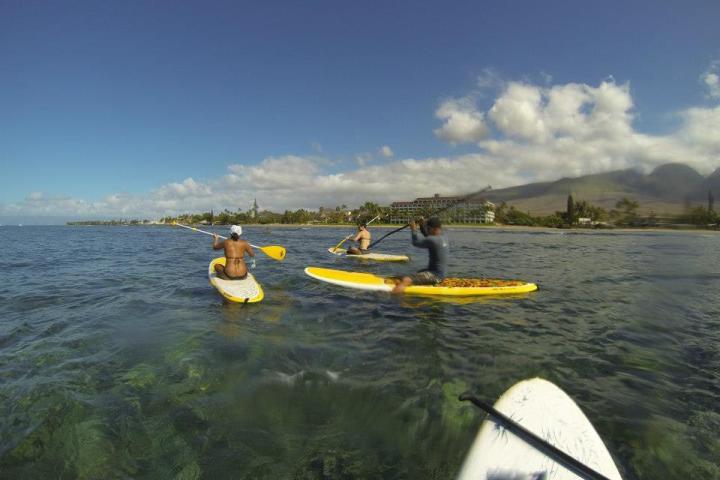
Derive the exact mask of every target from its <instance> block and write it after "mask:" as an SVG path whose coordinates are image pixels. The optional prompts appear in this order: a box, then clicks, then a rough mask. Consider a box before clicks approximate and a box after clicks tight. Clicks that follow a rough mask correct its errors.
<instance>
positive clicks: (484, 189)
mask: <svg viewBox="0 0 720 480" xmlns="http://www.w3.org/2000/svg"><path fill="white" fill-rule="evenodd" d="M491 188H492V187H491V186H490V185H488V186H487V187H485V188H483V189H482V190H480V191H478V192H475V193H471V194H470V195H465V196H464V197H461V198H459V199H458V200H456V201H454V202H452V203H451V204H450V205H446V206H444V207H443V208H439V209H437V210H435V211H434V212H431V213H430V215H428V217H433V216H435V215H437V214H438V213H442V212H444V211H445V210H449V209H451V208H453V207H455V206H457V205H459V204H461V203H463V202H467V201H468V200H470V199H471V198H472V197H476V196H478V195H480V194H481V193H485V192H487V191H488V190H490V189H491ZM409 226H410V224H409V223H408V224H406V225H403V226H402V227H400V228H396V229H395V230H393V231H392V232H390V233H386V234H385V235H383V236H382V237H380V238H378V239H377V240H375V241H374V242H372V243H371V244H370V245H368V250H370V249H371V248H372V247H374V246H375V245H377V244H378V243H380V242H382V241H383V240H384V239H385V238H387V237H389V236H390V235H392V234H394V233H397V232H399V231H401V230H405V229H406V228H407V227H409Z"/></svg>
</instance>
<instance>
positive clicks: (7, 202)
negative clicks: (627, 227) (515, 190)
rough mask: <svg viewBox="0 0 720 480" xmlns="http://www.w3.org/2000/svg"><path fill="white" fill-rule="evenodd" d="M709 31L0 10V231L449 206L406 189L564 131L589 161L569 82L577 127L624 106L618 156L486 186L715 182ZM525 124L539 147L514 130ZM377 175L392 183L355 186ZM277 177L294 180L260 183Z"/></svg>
mask: <svg viewBox="0 0 720 480" xmlns="http://www.w3.org/2000/svg"><path fill="white" fill-rule="evenodd" d="M718 18H720V3H719V2H717V1H697V2H679V1H678V2H671V1H665V2H656V1H641V2H578V1H562V2H536V1H526V2H501V1H498V2H477V1H471V2H405V1H403V2H397V1H382V2H381V1H378V2H347V1H309V2H272V1H264V2H183V1H173V2H170V1H157V2H150V1H142V2H140V1H123V2H97V1H61V2H35V1H32V2H30V1H7V0H0V165H1V167H0V168H1V171H2V175H1V176H0V218H1V217H2V215H6V216H7V215H11V214H12V215H15V216H23V215H26V216H32V215H41V214H42V215H55V214H56V215H58V216H62V217H68V216H70V217H72V216H73V215H76V216H87V215H103V216H113V215H120V214H137V215H142V214H143V213H146V212H147V213H148V215H147V216H153V215H159V214H161V213H163V212H168V213H171V212H174V211H182V210H193V209H196V208H206V207H209V208H212V207H214V208H216V209H218V208H228V207H229V208H233V209H234V208H236V207H237V206H241V205H245V203H247V202H248V201H249V199H251V198H252V197H254V196H259V197H261V204H264V205H266V206H269V207H273V208H292V207H309V208H317V207H318V206H320V205H321V204H322V205H327V204H330V203H332V202H333V200H336V203H348V204H351V203H352V201H355V200H358V201H359V200H360V199H362V198H367V199H368V200H376V201H380V202H383V201H388V200H391V199H392V194H393V193H394V194H395V195H396V196H397V195H401V196H402V195H410V196H413V194H415V193H416V195H414V196H418V195H424V194H428V193H431V192H428V190H432V189H433V188H434V187H437V189H439V190H442V191H443V193H461V192H451V191H450V190H452V188H451V187H452V186H453V185H457V188H461V187H465V185H459V184H457V182H451V183H450V184H448V185H443V184H442V183H441V184H439V185H433V184H432V183H430V184H429V185H428V184H427V181H426V180H425V179H424V177H422V175H419V176H418V177H417V179H415V178H414V177H413V175H412V172H413V171H419V170H422V171H426V172H429V175H430V178H437V176H438V175H444V174H448V176H452V175H461V176H462V171H463V168H465V169H467V168H470V170H472V169H473V168H476V169H477V171H475V174H479V175H481V174H482V172H484V171H487V170H488V169H491V168H497V169H501V168H503V166H504V165H505V162H504V160H503V159H504V157H503V156H502V155H501V154H499V153H497V148H500V147H498V145H496V144H490V143H487V142H493V141H495V142H501V143H502V149H504V150H502V151H503V152H505V154H506V155H510V154H512V155H522V154H523V152H527V151H533V152H534V151H538V150H541V149H542V148H548V150H547V153H548V155H552V152H557V151H558V148H560V147H558V145H557V144H556V143H553V144H552V145H551V146H548V145H550V144H549V143H548V142H549V141H550V140H556V139H558V138H559V137H560V136H563V137H564V136H566V135H570V136H572V139H573V145H575V148H577V150H576V154H577V155H581V154H582V152H586V151H587V150H588V148H589V147H588V145H590V143H588V142H589V140H588V139H589V138H590V137H593V138H595V137H597V135H595V134H593V135H590V134H589V133H588V132H587V131H586V130H587V129H597V128H603V129H604V128H605V127H602V126H600V123H599V121H597V122H592V124H590V123H589V124H588V125H589V126H587V128H585V127H583V128H585V130H583V132H582V133H577V132H578V131H579V129H578V130H577V131H575V130H573V131H572V132H571V133H569V134H568V133H567V132H569V131H570V130H568V128H566V127H557V125H559V124H561V123H563V124H566V123H567V121H571V122H572V121H574V120H573V118H574V117H573V118H571V117H572V115H570V116H566V118H565V119H564V120H563V119H558V117H557V112H556V109H553V108H549V109H546V108H545V107H547V106H548V105H550V104H551V103H552V100H551V97H552V94H551V93H550V92H551V90H550V89H552V88H553V87H562V86H567V85H581V86H583V87H582V88H583V89H584V90H583V92H584V93H582V94H579V93H577V91H575V93H573V95H581V96H583V95H584V97H583V98H584V100H583V102H584V103H583V106H582V107H581V108H580V107H579V109H578V111H579V112H581V113H582V112H585V113H588V112H591V111H593V109H596V107H597V106H598V105H599V104H600V103H599V102H601V100H599V98H600V97H599V96H598V95H601V94H600V93H598V92H600V90H602V85H608V86H609V88H610V89H611V90H612V92H611V93H612V94H617V95H618V98H619V97H620V96H623V95H624V96H625V97H627V98H629V99H630V103H631V106H628V105H625V106H624V107H623V108H624V109H625V110H624V111H622V112H619V111H618V112H619V113H618V112H616V113H618V115H616V116H615V117H613V118H615V119H616V120H617V121H618V122H619V123H621V124H623V125H624V126H625V127H627V126H629V127H630V128H631V131H628V130H627V128H625V130H624V131H625V134H626V137H625V138H626V139H627V140H628V142H629V143H632V145H633V146H632V147H628V149H626V150H624V151H622V152H620V153H618V152H615V151H614V150H613V149H612V148H610V147H602V148H604V150H603V152H604V153H603V154H602V155H600V156H598V157H597V159H596V160H594V161H588V162H587V163H585V164H578V165H576V164H574V163H573V162H572V161H570V160H568V161H567V162H566V163H562V164H559V165H558V164H549V163H543V162H544V161H543V160H541V159H539V158H538V159H536V160H533V161H528V162H527V163H522V164H517V165H514V166H513V169H512V171H511V172H510V171H508V172H506V174H505V175H504V176H497V175H496V177H495V178H490V179H489V180H491V181H493V182H494V183H495V184H498V183H499V185H498V186H509V185H510V184H513V183H515V182H524V181H532V180H537V179H546V178H547V176H548V173H547V172H548V169H551V170H553V171H556V176H559V174H565V173H567V174H581V173H589V172H592V171H596V170H602V169H603V168H604V167H608V168H614V167H626V166H640V167H643V166H649V167H651V166H653V165H657V164H661V163H663V162H664V161H666V160H667V161H674V160H676V159H677V158H680V157H683V156H689V157H690V158H689V159H688V161H689V162H690V163H691V164H692V165H693V166H695V167H696V168H698V169H700V170H701V171H703V173H708V171H709V170H712V169H713V168H714V167H716V166H720V157H718V156H715V157H713V156H714V155H716V154H717V153H718V148H720V147H718V144H719V143H720V140H718V139H717V135H720V134H717V133H716V134H715V135H713V133H712V131H710V132H708V131H700V129H701V128H702V127H701V124H706V125H707V122H708V120H709V121H710V125H714V123H713V122H715V121H716V120H717V119H720V111H718V109H717V105H718V94H717V88H718V84H717V74H718V71H719V70H720V65H719V64H718V60H719V59H720V33H718V32H719V31H720V29H718V28H717V19H718ZM513 85H515V86H518V85H520V86H522V85H526V86H531V87H532V88H534V89H535V90H534V91H535V92H539V95H540V97H537V98H539V99H540V100H538V102H539V103H537V104H535V107H537V108H538V112H537V113H538V115H539V116H538V115H535V117H533V118H534V119H535V120H533V118H525V117H523V118H519V117H518V116H517V115H522V112H525V113H527V110H528V109H527V105H530V107H531V108H535V107H533V105H534V104H533V102H535V100H533V98H535V97H533V92H529V91H521V89H515V90H514V92H515V94H517V95H516V96H512V95H513V93H512V92H513V89H512V86H513ZM613 88H614V90H613ZM567 90H568V89H565V90H564V91H563V92H561V91H560V88H558V89H556V90H554V91H555V92H556V93H557V94H558V95H565V94H566V93H567ZM503 98H505V100H507V101H506V102H504V103H503V102H502V101H501V102H499V103H498V101H499V100H501V99H503ZM448 101H450V102H451V103H450V104H449V103H447V102H448ZM453 102H454V103H453ZM527 102H529V103H527ZM443 105H444V106H445V107H446V108H445V110H444V112H445V116H444V117H443V116H442V115H440V114H439V113H438V112H439V111H440V109H441V107H442V106H443ZM503 105H504V106H505V110H503V108H502V107H503ZM513 109H514V110H513ZM550 110H552V111H550ZM531 114H532V112H531ZM624 114H628V115H624ZM532 115H534V114H532ZM553 115H555V116H554V117H552V118H550V117H551V116H553ZM568 115H569V114H568ZM613 115H614V114H613ZM536 117H537V118H536ZM524 120H528V121H534V122H535V124H533V125H535V126H537V122H541V123H542V122H544V123H543V125H540V127H539V128H540V130H542V132H540V130H538V131H530V130H528V128H531V129H532V128H535V127H532V126H531V127H528V128H524V129H520V130H513V126H515V125H518V124H519V123H522V122H523V121H524ZM503 122H505V123H503ZM623 122H624V123H623ZM693 122H695V123H693ZM445 123H450V124H453V125H454V126H453V125H448V127H447V128H448V129H449V130H445V131H439V129H442V128H443V125H444V124H445ZM606 123H607V122H606ZM603 125H604V124H603ZM455 127H458V128H459V129H455V133H449V132H450V131H451V130H452V129H453V128H455ZM558 128H560V130H558ZM571 130H572V129H571ZM606 130H607V129H605V130H603V131H606ZM594 131H595V133H597V131H596V130H594ZM558 132H559V133H558ZM614 138H615V142H614V143H617V137H614ZM648 142H649V143H648ZM668 142H670V143H671V144H672V145H671V146H670V147H672V148H670V147H668V145H669V144H668ZM683 142H684V143H683ZM698 142H699V143H698ZM611 143H613V142H610V141H608V142H607V145H610V144H611ZM697 144H702V146H703V148H702V149H700V151H698V152H695V150H697V149H696V148H695V147H694V146H695V145H697ZM592 145H593V149H595V148H596V147H597V145H595V144H592ZM523 146H528V148H527V149H523V148H522V147H523ZM383 147H386V148H385V150H384V153H383V152H381V149H382V148H383ZM530 147H532V149H531V148H530ZM493 148H495V149H496V150H493ZM598 148H599V147H598ZM653 149H654V150H653ZM673 149H675V150H677V152H675V153H674V154H673V155H671V154H668V155H667V158H665V157H662V158H660V157H661V155H660V154H652V155H650V154H648V155H647V157H648V158H645V156H646V155H645V153H643V154H641V155H638V154H637V152H638V150H643V152H645V151H674V150H673ZM639 157H642V158H639ZM676 157H677V158H676ZM638 158H639V159H638ZM683 158H684V157H683ZM712 158H718V159H719V160H718V161H717V162H716V163H717V164H718V165H712ZM693 159H695V160H693ZM415 161H416V162H418V163H417V165H416V164H414V163H412V162H415ZM443 162H446V163H443ZM564 165H567V169H565V168H564ZM370 166H372V167H373V169H374V170H373V172H372V173H373V175H374V176H372V178H375V179H388V178H391V177H392V175H396V176H397V180H396V181H395V182H390V183H388V184H385V185H383V184H382V182H380V181H379V180H378V181H373V185H372V186H371V187H367V186H363V182H362V180H361V179H362V171H363V170H364V169H367V168H368V167H370ZM270 168H278V169H279V170H278V175H280V176H282V175H285V174H288V173H291V174H292V175H291V177H290V178H288V179H285V178H280V179H277V182H276V183H275V184H272V183H271V181H275V180H276V179H269V178H267V177H268V176H272V175H273V172H271V171H270V170H269V169H270ZM308 172H310V173H311V174H310V175H309V176H308V175H305V174H306V173H308ZM464 176H467V174H466V175H464ZM293 178H295V179H300V180H302V181H304V182H306V184H302V185H298V188H297V189H293V186H292V180H293ZM400 179H402V183H403V185H405V187H404V188H401V189H399V190H398V189H394V188H393V187H394V186H396V185H397V183H398V182H400ZM415 180H417V181H415ZM483 180H484V179H478V180H477V181H478V182H479V183H483ZM288 182H290V183H288ZM414 183H417V185H416V186H413V184H414ZM485 183H488V182H485ZM503 184H505V185H503ZM256 185H258V186H257V188H255V186H256ZM318 185H321V186H322V185H325V186H326V187H327V188H325V190H323V188H316V187H317V186H318ZM331 185H332V186H331ZM469 187H470V186H469V185H468V186H467V188H469ZM307 192H321V193H322V194H320V193H318V195H317V196H308V193H307ZM345 194H347V195H345ZM363 195H364V196H363ZM341 197H342V198H341ZM108 198H109V200H108ZM163 202H165V203H163ZM304 202H305V203H304ZM40 203H42V204H43V207H42V208H40V206H39V204H40ZM306 203H307V204H306ZM157 205H164V206H159V207H158V206H157Z"/></svg>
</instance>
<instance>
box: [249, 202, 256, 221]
mask: <svg viewBox="0 0 720 480" xmlns="http://www.w3.org/2000/svg"><path fill="white" fill-rule="evenodd" d="M257 217H258V204H257V198H255V199H253V206H252V208H251V209H250V218H252V219H255V218H257Z"/></svg>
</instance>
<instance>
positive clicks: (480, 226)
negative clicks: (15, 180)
mask: <svg viewBox="0 0 720 480" xmlns="http://www.w3.org/2000/svg"><path fill="white" fill-rule="evenodd" d="M7 226H13V225H7ZM33 226H41V225H26V227H33ZM56 226H69V227H173V226H174V225H172V224H162V223H151V224H120V225H118V224H103V223H97V224H84V225H68V224H65V225H56ZM194 226H199V227H202V228H217V227H228V226H229V224H228V225H225V224H222V225H200V224H198V225H194ZM400 226H401V225H399V224H395V223H390V224H389V223H380V224H373V225H371V226H370V227H369V228H370V229H373V228H399V227H400ZM243 227H253V228H254V227H261V228H279V229H283V228H300V229H311V228H348V229H354V228H356V225H355V224H352V223H323V224H306V223H245V224H243ZM443 228H445V229H447V230H469V229H488V230H506V231H516V232H537V231H541V232H562V233H568V232H572V233H590V234H594V233H632V232H664V233H678V232H686V233H691V232H706V233H716V234H717V233H720V230H718V229H710V228H694V227H690V226H688V227H685V226H683V227H677V228H673V227H614V228H553V227H542V226H538V227H534V226H529V225H497V224H495V225H486V224H450V225H446V226H444V227H443Z"/></svg>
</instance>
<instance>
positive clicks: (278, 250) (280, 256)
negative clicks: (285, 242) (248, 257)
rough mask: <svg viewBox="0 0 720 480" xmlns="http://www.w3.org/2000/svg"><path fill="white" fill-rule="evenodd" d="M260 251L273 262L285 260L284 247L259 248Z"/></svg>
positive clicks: (269, 246)
mask: <svg viewBox="0 0 720 480" xmlns="http://www.w3.org/2000/svg"><path fill="white" fill-rule="evenodd" d="M260 250H262V252H263V253H264V254H265V255H267V256H268V257H270V258H273V259H275V260H285V247H281V246H279V245H268V246H267V247H260Z"/></svg>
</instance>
